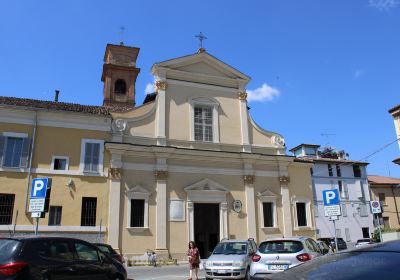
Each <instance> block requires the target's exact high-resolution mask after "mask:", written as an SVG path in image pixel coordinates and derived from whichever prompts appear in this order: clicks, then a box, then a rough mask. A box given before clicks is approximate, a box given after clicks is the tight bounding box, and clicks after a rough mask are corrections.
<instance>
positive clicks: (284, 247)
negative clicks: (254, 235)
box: [258, 240, 304, 254]
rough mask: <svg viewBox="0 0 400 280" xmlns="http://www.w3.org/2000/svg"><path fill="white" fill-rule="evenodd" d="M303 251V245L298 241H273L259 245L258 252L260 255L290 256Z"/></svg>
mask: <svg viewBox="0 0 400 280" xmlns="http://www.w3.org/2000/svg"><path fill="white" fill-rule="evenodd" d="M303 249H304V247H303V244H302V243H301V242H300V241H295V240H293V241H292V240H273V241H266V242H263V243H261V244H260V247H259V248H258V251H259V252H260V253H262V254H277V253H279V254H285V253H286V254H292V253H297V252H299V251H301V250H303Z"/></svg>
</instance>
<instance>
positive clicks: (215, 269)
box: [205, 239, 257, 280]
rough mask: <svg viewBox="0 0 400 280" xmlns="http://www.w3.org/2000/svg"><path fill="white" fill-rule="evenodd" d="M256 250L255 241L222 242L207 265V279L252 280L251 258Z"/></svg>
mask: <svg viewBox="0 0 400 280" xmlns="http://www.w3.org/2000/svg"><path fill="white" fill-rule="evenodd" d="M256 250H257V245H256V243H255V241H254V239H248V240H222V241H221V242H220V243H218V245H217V246H215V249H214V251H213V252H212V254H211V256H210V257H209V258H208V259H207V261H206V263H205V272H206V279H246V280H247V279H250V278H249V272H250V264H251V257H252V256H253V255H254V254H255V252H256Z"/></svg>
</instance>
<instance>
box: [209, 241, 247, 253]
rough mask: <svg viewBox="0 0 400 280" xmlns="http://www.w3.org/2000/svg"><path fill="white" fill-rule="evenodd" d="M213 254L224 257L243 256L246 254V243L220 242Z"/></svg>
mask: <svg viewBox="0 0 400 280" xmlns="http://www.w3.org/2000/svg"><path fill="white" fill-rule="evenodd" d="M213 254H219V255H221V254H224V255H245V254H247V243H246V242H222V243H219V244H218V245H217V246H216V247H215V249H214V251H213Z"/></svg>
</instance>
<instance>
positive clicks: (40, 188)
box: [31, 178, 49, 198]
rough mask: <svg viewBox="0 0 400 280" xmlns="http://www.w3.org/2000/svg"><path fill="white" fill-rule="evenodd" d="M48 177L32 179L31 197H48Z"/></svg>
mask: <svg viewBox="0 0 400 280" xmlns="http://www.w3.org/2000/svg"><path fill="white" fill-rule="evenodd" d="M48 182H49V179H48V178H35V179H33V180H32V189H31V198H46V193H47V186H48Z"/></svg>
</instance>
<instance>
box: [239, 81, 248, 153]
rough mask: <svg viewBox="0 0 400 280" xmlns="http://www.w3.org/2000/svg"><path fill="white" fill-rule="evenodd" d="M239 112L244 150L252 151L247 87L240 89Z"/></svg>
mask: <svg viewBox="0 0 400 280" xmlns="http://www.w3.org/2000/svg"><path fill="white" fill-rule="evenodd" d="M238 97H239V112H240V128H241V132H242V133H241V134H242V146H243V152H248V153H250V152H251V145H250V138H249V123H248V112H247V93H246V91H245V89H239V93H238Z"/></svg>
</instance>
